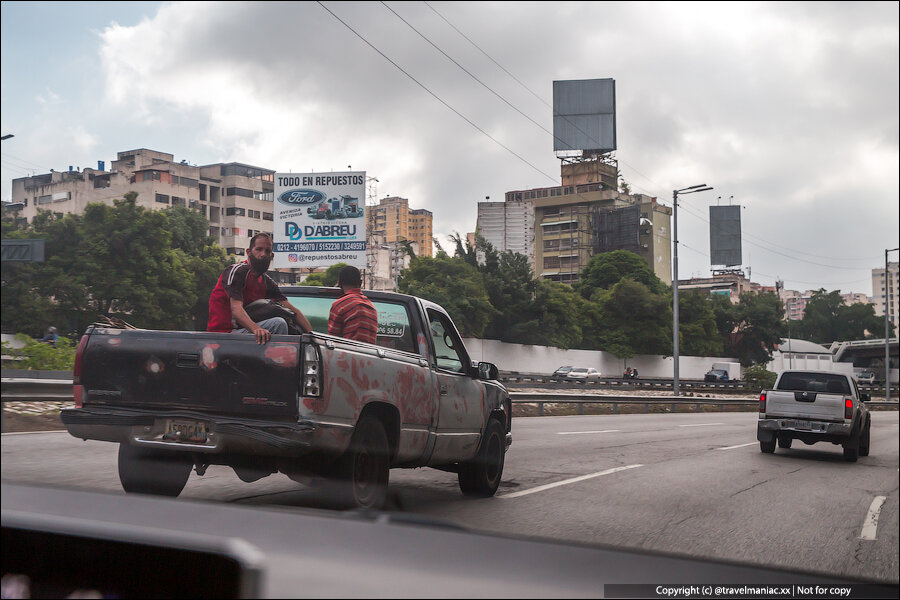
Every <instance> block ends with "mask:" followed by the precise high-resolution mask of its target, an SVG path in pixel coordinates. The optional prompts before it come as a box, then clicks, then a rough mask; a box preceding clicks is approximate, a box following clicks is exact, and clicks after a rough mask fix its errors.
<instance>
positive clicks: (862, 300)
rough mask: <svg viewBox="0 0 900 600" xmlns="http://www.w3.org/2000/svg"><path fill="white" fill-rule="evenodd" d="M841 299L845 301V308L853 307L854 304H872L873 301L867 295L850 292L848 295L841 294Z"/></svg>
mask: <svg viewBox="0 0 900 600" xmlns="http://www.w3.org/2000/svg"><path fill="white" fill-rule="evenodd" d="M841 298H843V299H844V305H845V306H851V305H853V304H871V303H872V301H871V300H870V299H869V297H868V296H866V295H865V294H860V293H857V292H850V293H847V294H841Z"/></svg>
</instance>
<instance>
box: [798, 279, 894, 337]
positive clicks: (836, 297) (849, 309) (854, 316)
mask: <svg viewBox="0 0 900 600" xmlns="http://www.w3.org/2000/svg"><path fill="white" fill-rule="evenodd" d="M891 325H893V324H891ZM891 329H893V328H891ZM797 330H798V334H797V337H802V338H803V339H806V340H809V341H811V342H816V343H817V344H829V343H831V342H834V341H851V340H863V339H866V338H873V337H877V338H881V337H883V336H884V321H883V319H881V318H879V317H876V316H875V307H874V306H872V305H871V304H851V305H850V306H847V305H846V304H844V299H843V298H842V297H841V293H840V291H839V290H833V291H831V292H826V291H825V290H824V289H819V290H817V291H816V292H814V293H813V295H812V298H810V300H809V302H807V304H806V309H805V310H804V313H803V319H802V320H801V321H800V322H799V323H797Z"/></svg>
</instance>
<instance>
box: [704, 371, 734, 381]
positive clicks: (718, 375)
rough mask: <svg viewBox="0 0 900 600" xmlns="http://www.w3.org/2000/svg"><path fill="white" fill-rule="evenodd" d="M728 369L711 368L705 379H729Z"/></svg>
mask: <svg viewBox="0 0 900 600" xmlns="http://www.w3.org/2000/svg"><path fill="white" fill-rule="evenodd" d="M728 380H729V379H728V371H726V370H725V369H710V370H709V371H707V372H706V375H704V376H703V381H728Z"/></svg>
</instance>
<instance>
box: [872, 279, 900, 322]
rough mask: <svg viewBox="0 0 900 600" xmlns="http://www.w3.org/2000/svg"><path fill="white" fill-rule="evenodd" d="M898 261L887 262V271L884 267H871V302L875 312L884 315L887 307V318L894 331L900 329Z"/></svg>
mask: <svg viewBox="0 0 900 600" xmlns="http://www.w3.org/2000/svg"><path fill="white" fill-rule="evenodd" d="M898 293H900V262H889V263H888V264H887V273H885V269H884V267H882V268H880V269H872V304H873V305H874V306H875V314H876V315H878V316H879V317H884V311H885V307H887V313H888V320H889V321H890V322H891V323H893V324H894V331H900V323H898V319H900V317H898V315H900V298H898Z"/></svg>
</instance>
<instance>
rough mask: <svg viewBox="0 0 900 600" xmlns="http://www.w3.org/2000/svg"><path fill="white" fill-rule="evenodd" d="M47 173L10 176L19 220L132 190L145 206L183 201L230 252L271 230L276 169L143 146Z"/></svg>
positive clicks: (159, 206) (153, 207)
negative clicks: (108, 160) (198, 159)
mask: <svg viewBox="0 0 900 600" xmlns="http://www.w3.org/2000/svg"><path fill="white" fill-rule="evenodd" d="M97 167H98V168H97V169H92V168H86V169H70V170H69V171H62V172H58V171H51V172H50V173H46V174H42V175H34V176H32V177H21V178H18V179H13V182H12V196H13V197H12V204H11V205H10V206H9V207H8V210H16V211H17V212H18V215H19V218H24V219H26V220H27V221H29V222H30V221H31V220H32V219H34V216H35V215H36V214H37V211H38V210H49V211H52V212H57V213H61V214H67V213H74V214H80V213H82V212H84V209H85V207H86V206H87V205H88V204H89V203H92V202H104V203H107V204H112V201H113V200H114V199H116V198H123V197H124V196H125V194H127V193H128V192H132V191H133V192H137V194H138V196H137V204H138V205H139V206H142V207H144V208H147V209H149V210H158V209H163V208H167V207H169V206H184V207H187V208H191V209H194V210H197V211H199V212H200V213H201V214H203V216H205V217H206V218H207V219H208V220H209V224H210V228H209V232H210V235H212V236H213V237H214V238H215V239H216V240H217V241H218V243H219V245H220V246H222V247H223V248H225V249H226V251H227V252H228V253H229V254H232V255H236V256H242V255H243V254H244V251H245V248H247V246H249V245H250V238H251V237H253V236H254V235H256V233H257V232H259V231H265V232H268V233H272V227H273V209H272V203H273V200H274V185H275V183H274V182H275V171H273V170H271V169H263V168H260V167H254V166H252V165H246V164H243V163H216V164H212V165H204V166H196V165H190V164H188V163H187V162H186V161H181V162H175V157H174V156H173V155H172V154H169V153H166V152H158V151H156V150H149V149H147V148H139V149H137V150H128V151H125V152H119V153H118V154H117V157H116V160H114V161H113V162H112V164H111V165H110V169H109V170H108V171H107V170H105V169H104V163H103V162H99V163H98V165H97Z"/></svg>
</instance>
